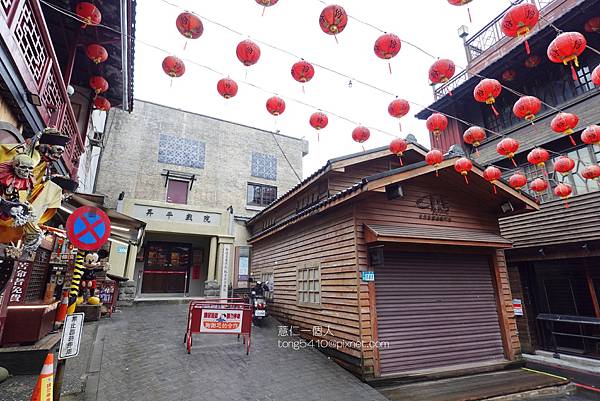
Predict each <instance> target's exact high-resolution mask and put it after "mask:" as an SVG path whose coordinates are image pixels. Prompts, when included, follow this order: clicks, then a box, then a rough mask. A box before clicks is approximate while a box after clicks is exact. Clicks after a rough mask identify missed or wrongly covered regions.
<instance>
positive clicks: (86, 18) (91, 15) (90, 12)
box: [75, 1, 102, 28]
mask: <svg viewBox="0 0 600 401" xmlns="http://www.w3.org/2000/svg"><path fill="white" fill-rule="evenodd" d="M75 14H77V16H78V17H79V18H80V19H81V20H82V22H83V25H82V26H81V27H82V28H85V27H87V26H88V25H92V26H96V25H100V22H102V14H101V13H100V10H98V7H96V6H95V5H93V4H92V3H88V2H86V1H82V2H81V3H77V5H76V6H75Z"/></svg>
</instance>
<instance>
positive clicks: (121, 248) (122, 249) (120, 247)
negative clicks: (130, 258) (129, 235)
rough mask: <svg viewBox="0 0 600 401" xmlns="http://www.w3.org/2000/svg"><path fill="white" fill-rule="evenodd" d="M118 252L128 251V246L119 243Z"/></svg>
mask: <svg viewBox="0 0 600 401" xmlns="http://www.w3.org/2000/svg"><path fill="white" fill-rule="evenodd" d="M117 253H127V247H126V246H124V245H119V246H118V247H117Z"/></svg>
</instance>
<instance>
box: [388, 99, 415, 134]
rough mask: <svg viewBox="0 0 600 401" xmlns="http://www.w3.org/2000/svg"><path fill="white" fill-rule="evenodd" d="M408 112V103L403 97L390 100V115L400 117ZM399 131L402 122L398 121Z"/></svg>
mask: <svg viewBox="0 0 600 401" xmlns="http://www.w3.org/2000/svg"><path fill="white" fill-rule="evenodd" d="M409 112H410V103H408V101H406V100H404V99H396V100H392V102H391V103H390V104H389V106H388V113H389V114H390V116H392V117H395V118H397V119H400V118H402V117H404V116H405V115H407V114H408V113H409ZM398 126H399V127H400V131H402V124H401V123H400V122H399V121H398Z"/></svg>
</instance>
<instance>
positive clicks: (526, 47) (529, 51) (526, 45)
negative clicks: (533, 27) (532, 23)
mask: <svg viewBox="0 0 600 401" xmlns="http://www.w3.org/2000/svg"><path fill="white" fill-rule="evenodd" d="M525 51H526V52H527V55H530V54H531V49H530V48H529V41H528V40H527V39H525Z"/></svg>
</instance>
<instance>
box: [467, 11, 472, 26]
mask: <svg viewBox="0 0 600 401" xmlns="http://www.w3.org/2000/svg"><path fill="white" fill-rule="evenodd" d="M467 13H469V22H470V23H473V18H471V9H470V8H469V7H467Z"/></svg>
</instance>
